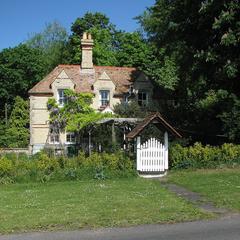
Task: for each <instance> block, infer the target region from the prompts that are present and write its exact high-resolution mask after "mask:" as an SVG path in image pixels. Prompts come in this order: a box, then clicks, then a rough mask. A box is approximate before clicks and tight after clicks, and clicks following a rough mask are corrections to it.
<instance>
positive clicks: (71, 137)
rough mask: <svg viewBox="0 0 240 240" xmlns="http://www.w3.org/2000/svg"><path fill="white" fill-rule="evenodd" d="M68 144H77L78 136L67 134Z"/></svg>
mask: <svg viewBox="0 0 240 240" xmlns="http://www.w3.org/2000/svg"><path fill="white" fill-rule="evenodd" d="M66 143H67V144H73V143H76V135H75V133H71V132H70V133H67V134H66Z"/></svg>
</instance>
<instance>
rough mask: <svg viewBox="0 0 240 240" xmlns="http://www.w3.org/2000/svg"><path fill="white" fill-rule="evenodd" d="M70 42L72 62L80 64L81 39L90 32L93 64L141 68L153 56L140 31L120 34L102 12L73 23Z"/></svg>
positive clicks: (89, 13) (88, 14)
mask: <svg viewBox="0 0 240 240" xmlns="http://www.w3.org/2000/svg"><path fill="white" fill-rule="evenodd" d="M71 30H72V35H71V36H70V41H69V53H70V55H69V61H70V62H71V63H75V64H79V63H80V62H81V48H80V47H79V46H80V45H81V37H82V35H83V33H84V32H90V33H91V34H92V36H93V39H94V48H93V62H94V64H95V65H100V66H101V65H103V66H106V65H109V66H141V65H142V64H143V62H145V58H146V55H148V54H150V48H149V47H148V44H147V43H146V42H145V41H144V40H143V37H142V36H141V34H139V33H138V32H133V33H127V32H124V31H119V30H117V29H116V27H115V26H114V25H113V24H112V23H111V22H110V20H109V18H108V17H107V16H106V15H104V14H102V13H99V12H96V13H91V12H88V13H86V14H85V15H84V16H83V17H79V18H77V19H76V21H75V22H74V23H73V25H72V27H71Z"/></svg>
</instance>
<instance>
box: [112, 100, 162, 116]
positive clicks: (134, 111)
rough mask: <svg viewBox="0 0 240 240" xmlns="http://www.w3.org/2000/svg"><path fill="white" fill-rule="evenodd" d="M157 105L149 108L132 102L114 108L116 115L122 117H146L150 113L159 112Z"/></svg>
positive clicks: (150, 105)
mask: <svg viewBox="0 0 240 240" xmlns="http://www.w3.org/2000/svg"><path fill="white" fill-rule="evenodd" d="M157 110H158V108H157V106H156V105H153V104H148V105H147V106H139V104H138V103H137V101H130V102H129V103H124V102H122V103H119V104H116V105H115V106H114V113H115V114H117V115H119V116H120V117H129V118H131V117H136V118H137V117H139V118H141V117H146V116H147V115H148V114H149V112H154V111H157Z"/></svg>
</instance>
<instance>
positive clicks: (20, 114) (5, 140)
mask: <svg viewBox="0 0 240 240" xmlns="http://www.w3.org/2000/svg"><path fill="white" fill-rule="evenodd" d="M1 129H4V132H3V133H2V134H1V136H0V146H1V147H27V146H28V143H29V102H28V101H25V100H23V99H22V98H21V97H19V96H17V97H16V98H15V99H14V105H13V110H12V112H11V115H10V120H9V124H8V126H4V127H3V125H2V127H1ZM0 131H1V130H0Z"/></svg>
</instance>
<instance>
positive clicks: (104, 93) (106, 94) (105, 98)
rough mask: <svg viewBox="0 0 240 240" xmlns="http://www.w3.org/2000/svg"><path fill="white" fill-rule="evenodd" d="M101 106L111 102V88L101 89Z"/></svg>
mask: <svg viewBox="0 0 240 240" xmlns="http://www.w3.org/2000/svg"><path fill="white" fill-rule="evenodd" d="M99 96H100V106H101V107H106V106H108V105H109V103H110V91H109V90H100V92H99Z"/></svg>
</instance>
